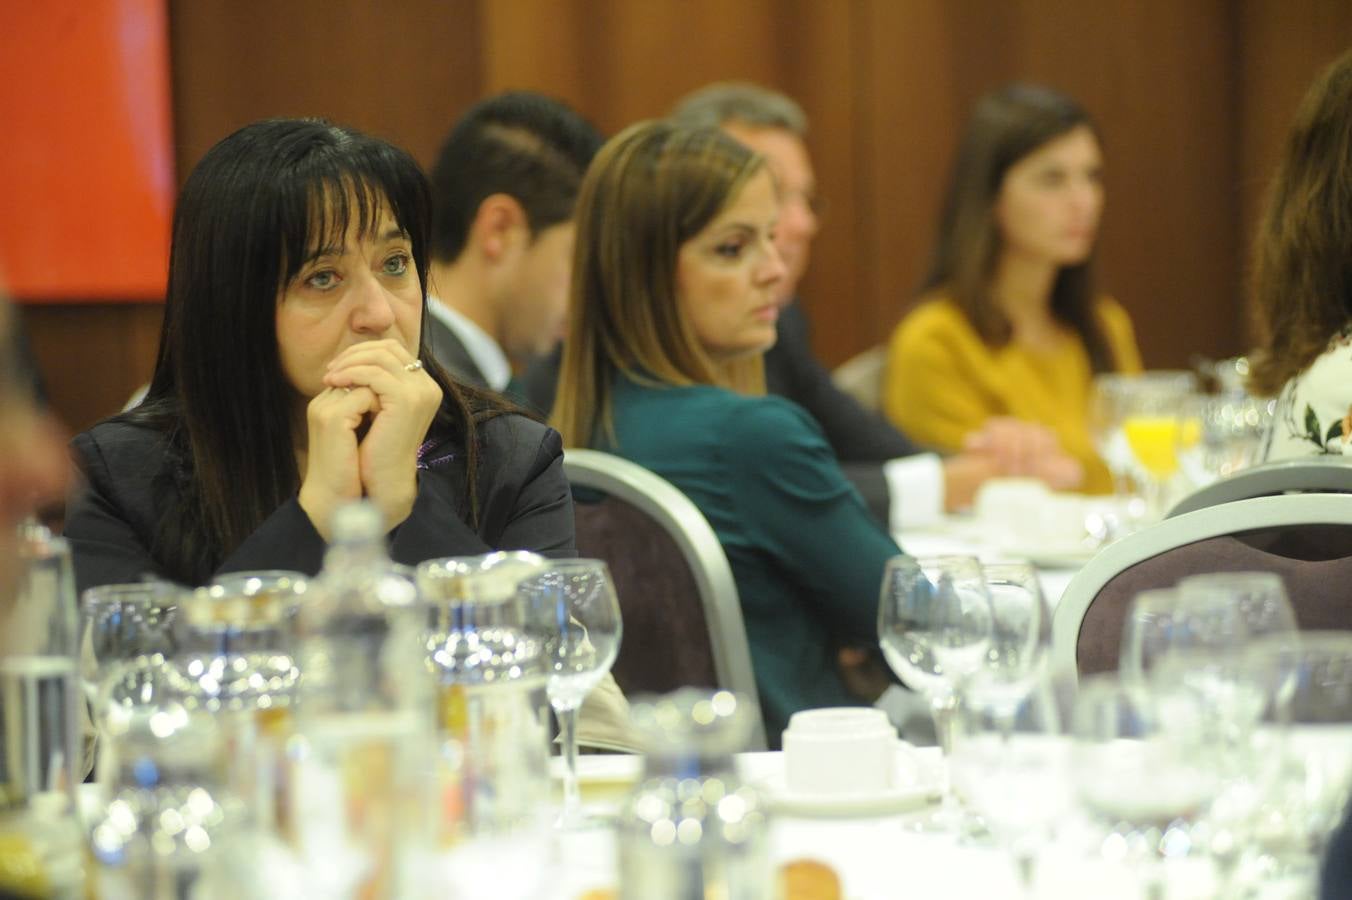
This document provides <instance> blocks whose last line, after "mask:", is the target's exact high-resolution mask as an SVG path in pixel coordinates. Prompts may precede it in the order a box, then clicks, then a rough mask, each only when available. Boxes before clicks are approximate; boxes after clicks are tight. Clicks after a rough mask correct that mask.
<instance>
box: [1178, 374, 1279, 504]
mask: <svg viewBox="0 0 1352 900" xmlns="http://www.w3.org/2000/svg"><path fill="white" fill-rule="evenodd" d="M1274 405H1275V402H1274V401H1273V400H1270V399H1265V398H1259V397H1250V396H1248V395H1247V394H1245V393H1243V392H1239V393H1226V394H1217V395H1213V396H1206V397H1198V398H1197V399H1196V400H1195V401H1194V403H1193V405H1192V408H1191V410H1190V414H1191V417H1192V418H1194V419H1195V420H1196V421H1197V423H1198V431H1197V435H1196V439H1195V440H1193V441H1192V443H1190V444H1184V445H1180V446H1179V448H1178V458H1179V465H1180V467H1181V468H1182V470H1183V474H1184V475H1185V476H1186V477H1187V479H1188V481H1189V482H1190V483H1191V484H1192V485H1193V486H1194V487H1202V486H1204V485H1207V484H1210V483H1211V482H1213V481H1217V480H1219V479H1221V478H1226V477H1228V476H1230V475H1233V474H1234V473H1236V472H1238V471H1240V470H1241V469H1246V468H1248V467H1249V466H1251V465H1253V464H1254V463H1255V462H1257V461H1258V455H1259V453H1260V452H1261V450H1262V446H1263V435H1264V433H1265V432H1266V431H1267V428H1268V425H1269V424H1270V423H1271V421H1272V410H1273V407H1274ZM1179 436H1180V437H1187V436H1189V435H1187V434H1186V433H1185V432H1184V431H1183V430H1180V432H1179Z"/></svg>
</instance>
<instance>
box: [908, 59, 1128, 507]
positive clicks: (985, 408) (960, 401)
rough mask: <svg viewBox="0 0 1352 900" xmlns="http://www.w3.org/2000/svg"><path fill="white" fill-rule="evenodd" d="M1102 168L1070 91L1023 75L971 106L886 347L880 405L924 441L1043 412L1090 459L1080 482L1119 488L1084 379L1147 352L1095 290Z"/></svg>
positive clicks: (950, 441) (1043, 419)
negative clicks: (912, 301)
mask: <svg viewBox="0 0 1352 900" xmlns="http://www.w3.org/2000/svg"><path fill="white" fill-rule="evenodd" d="M1102 168H1103V160H1102V153H1101V151H1100V149H1099V141H1098V136H1097V132H1096V131H1095V129H1094V126H1093V124H1092V123H1091V122H1090V120H1089V118H1088V116H1087V115H1086V114H1085V112H1084V110H1083V109H1081V108H1080V107H1079V106H1078V105H1077V104H1076V103H1075V102H1074V101H1072V100H1070V99H1069V98H1068V97H1065V96H1063V95H1061V94H1059V93H1057V92H1055V91H1052V90H1050V89H1048V88H1044V87H1039V86H1036V85H1025V84H1016V85H1011V86H1009V87H1006V88H1003V89H1001V90H998V91H996V92H994V93H992V94H988V95H986V96H985V97H983V98H982V99H981V100H980V101H979V102H978V103H977V106H976V109H975V111H974V112H973V115H972V119H971V121H970V122H969V123H968V127H967V131H966V133H965V135H964V136H963V139H962V143H961V145H960V147H959V151H958V158H957V162H956V165H955V167H954V173H953V181H952V184H951V185H950V187H949V191H948V196H947V199H946V202H945V204H944V210H943V216H942V219H941V221H940V229H939V240H938V246H937V247H936V250H935V255H934V260H933V263H932V265H931V268H930V272H929V274H928V276H927V277H926V279H925V282H924V285H923V288H922V292H921V293H922V296H921V302H920V304H919V305H918V306H917V307H916V308H915V309H914V310H912V312H911V313H910V314H909V315H908V316H906V318H905V319H904V320H903V321H902V322H901V324H900V325H899V326H897V329H896V331H895V332H894V333H893V335H892V338H891V341H890V344H889V346H888V355H887V372H886V377H885V382H884V388H883V404H884V409H885V411H886V413H887V415H888V417H889V418H891V419H892V421H894V422H895V423H896V424H897V425H898V426H899V427H900V428H901V429H902V430H904V431H905V432H906V433H907V434H909V435H911V436H912V437H914V438H915V440H916V441H918V442H920V443H925V444H929V445H931V446H934V447H936V448H938V449H941V450H956V449H958V448H960V447H961V446H962V443H963V440H964V439H965V438H966V437H967V435H969V434H971V433H972V432H974V431H976V430H977V429H979V428H980V427H981V426H982V424H983V423H984V422H985V421H986V420H987V419H989V418H990V417H992V416H1014V417H1016V418H1020V419H1026V420H1029V421H1034V422H1039V423H1041V424H1043V425H1046V426H1048V427H1049V428H1051V429H1052V430H1053V431H1054V432H1055V433H1056V435H1057V437H1058V439H1059V440H1060V441H1061V446H1062V448H1063V449H1064V450H1065V451H1066V453H1067V454H1069V455H1070V456H1072V457H1074V458H1075V459H1076V460H1078V461H1079V462H1080V464H1081V465H1082V466H1083V467H1084V479H1083V482H1082V488H1083V489H1084V490H1088V491H1107V490H1111V488H1112V482H1111V479H1110V477H1109V475H1108V471H1107V469H1106V467H1105V466H1104V465H1103V463H1102V461H1101V460H1099V458H1098V455H1097V453H1096V452H1095V450H1094V446H1093V442H1092V440H1091V439H1090V435H1089V430H1088V423H1087V418H1088V408H1089V392H1090V387H1091V384H1092V381H1093V377H1094V375H1095V374H1097V373H1099V372H1108V371H1127V372H1132V371H1139V370H1140V368H1141V359H1140V354H1139V352H1138V350H1137V348H1136V339H1135V337H1134V335H1133V332H1132V327H1131V320H1130V319H1129V318H1128V316H1127V313H1126V311H1125V310H1124V309H1123V308H1122V307H1121V306H1120V305H1118V304H1117V303H1116V301H1114V300H1112V299H1111V298H1109V297H1106V296H1104V295H1101V294H1098V293H1096V292H1095V289H1094V284H1093V251H1094V242H1095V238H1096V237H1097V234H1098V225H1099V217H1100V214H1101V212H1102V210H1103V182H1102Z"/></svg>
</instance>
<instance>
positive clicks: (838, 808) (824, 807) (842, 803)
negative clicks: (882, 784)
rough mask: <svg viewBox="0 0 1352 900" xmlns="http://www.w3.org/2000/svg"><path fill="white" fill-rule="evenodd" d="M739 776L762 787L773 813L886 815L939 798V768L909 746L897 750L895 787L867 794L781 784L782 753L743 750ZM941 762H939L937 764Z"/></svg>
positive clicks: (940, 776) (815, 815)
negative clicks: (809, 790)
mask: <svg viewBox="0 0 1352 900" xmlns="http://www.w3.org/2000/svg"><path fill="white" fill-rule="evenodd" d="M738 763H739V766H738V768H739V769H740V771H741V774H742V777H743V778H745V779H747V780H748V781H753V782H755V784H756V785H757V786H759V787H760V788H761V791H762V793H763V795H764V797H765V800H766V803H768V804H769V806H770V809H771V810H772V811H774V812H779V813H783V814H785V815H793V816H805V817H813V818H818V817H820V818H846V817H852V816H886V815H893V814H895V813H902V812H908V811H910V810H913V809H917V808H919V807H921V806H925V805H927V804H929V803H932V802H934V801H935V800H938V799H939V797H940V796H941V794H942V793H943V777H942V770H940V769H936V768H935V767H934V766H933V765H932V764H930V763H929V762H928V761H926V760H923V759H921V758H920V757H919V756H918V754H916V753H915V751H914V750H912V749H911V748H910V747H907V746H905V745H903V746H901V747H899V748H898V749H897V781H898V786H897V787H893V788H890V789H888V790H883V791H876V792H872V793H867V794H803V793H795V792H794V791H791V790H789V788H788V786H787V785H786V784H785V783H784V756H783V754H782V753H746V754H743V755H742V756H741V757H739V759H738ZM940 765H942V763H940Z"/></svg>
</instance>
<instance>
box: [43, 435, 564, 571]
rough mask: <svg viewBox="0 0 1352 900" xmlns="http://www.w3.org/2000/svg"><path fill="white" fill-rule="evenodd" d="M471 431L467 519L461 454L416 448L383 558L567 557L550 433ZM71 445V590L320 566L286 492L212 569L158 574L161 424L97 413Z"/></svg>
mask: <svg viewBox="0 0 1352 900" xmlns="http://www.w3.org/2000/svg"><path fill="white" fill-rule="evenodd" d="M478 434H479V447H480V450H479V463H478V478H477V486H478V499H479V525H478V527H477V528H471V527H470V525H469V524H468V523H467V521H466V520H467V519H468V517H469V516H468V503H467V498H466V496H465V490H464V479H465V469H464V461H463V459H461V454H460V453H458V452H456V451H455V449H454V446H453V445H452V444H451V443H450V442H449V441H442V442H440V443H439V444H433V445H432V446H430V447H428V448H427V449H426V452H424V453H421V454H420V455H419V458H420V462H419V464H418V466H419V472H418V496H417V498H416V499H415V501H414V504H413V511H412V512H411V513H410V514H409V517H408V518H407V519H405V520H404V522H403V523H401V524H400V525H399V526H398V527H396V528H395V529H394V530H393V531H392V532H391V539H390V556H391V558H392V559H393V560H394V561H395V562H398V563H404V564H406V565H416V564H417V563H419V562H422V561H423V560H426V559H435V558H440V557H445V556H468V555H476V554H480V553H487V552H490V551H492V550H533V551H535V552H536V553H541V554H544V555H545V556H552V557H559V558H564V557H572V556H576V555H577V551H576V548H575V541H574V537H573V505H572V497H571V495H570V493H569V490H568V481H567V479H566V478H565V477H564V474H563V452H562V442H561V440H560V438H559V435H558V432H556V431H554V430H552V429H550V428H546V427H545V426H544V425H541V424H539V423H538V422H535V421H532V420H531V419H528V418H526V417H525V416H519V415H502V416H498V417H497V418H494V419H490V420H489V421H487V422H485V423H483V424H482V425H480V427H479V432H478ZM72 447H73V449H74V456H75V461H76V464H77V465H78V466H79V468H80V470H81V471H82V472H83V473H84V476H85V484H83V485H81V486H80V487H77V489H76V491H75V494H74V496H73V497H72V499H71V502H70V505H69V509H68V512H67V514H66V522H65V536H66V538H67V540H68V541H69V542H70V545H71V551H72V555H73V558H74V564H75V580H76V584H77V587H78V589H79V590H81V591H83V590H84V589H85V588H87V587H90V586H92V585H98V584H114V583H121V582H129V581H138V580H140V579H141V578H142V576H145V575H152V576H155V577H159V578H167V579H169V580H171V581H177V582H180V583H185V584H201V583H203V582H206V581H209V580H210V579H211V577H212V576H213V575H215V574H217V573H223V572H239V571H251V570H257V569H291V570H295V571H300V572H305V573H306V574H309V575H314V574H317V573H318V572H319V570H320V567H321V566H322V565H323V556H324V541H323V539H322V538H321V537H320V536H319V532H317V531H316V530H315V528H314V526H313V525H312V524H311V522H310V519H309V517H308V516H307V515H306V514H305V511H304V510H303V509H301V507H300V503H299V502H298V501H297V499H296V498H295V497H292V498H291V499H290V500H288V501H287V502H286V503H283V504H282V505H281V506H280V507H278V508H277V510H276V511H275V512H273V514H272V515H271V516H269V517H268V518H267V519H266V520H265V521H264V522H263V524H262V525H260V526H259V527H258V530H257V531H255V532H254V533H253V534H252V535H250V536H249V537H248V538H247V539H245V541H244V542H243V543H242V544H240V545H239V546H238V547H236V548H235V549H234V550H233V551H232V552H231V553H230V554H229V556H228V557H227V558H226V559H225V561H224V562H223V563H222V564H221V565H220V566H219V567H218V568H217V570H216V572H171V571H166V569H165V567H164V566H163V565H162V564H161V562H160V561H159V560H157V559H156V557H155V554H154V550H153V544H154V536H155V534H156V532H157V526H158V523H159V519H160V516H159V515H158V511H159V510H163V509H166V508H169V505H170V504H174V503H181V502H183V501H182V500H181V499H180V497H179V495H178V494H177V492H176V491H175V489H174V488H172V487H169V488H166V487H164V485H165V484H166V483H167V482H166V480H164V479H157V477H156V476H157V475H158V474H159V473H160V471H161V469H162V468H163V467H164V466H166V465H170V464H172V463H170V461H169V460H168V456H169V454H168V452H167V451H166V445H165V441H164V438H163V436H162V435H161V434H160V432H158V431H155V430H153V429H150V428H147V427H144V426H139V425H130V424H127V423H124V422H116V421H114V422H104V423H102V424H100V425H96V426H94V427H93V428H92V429H90V430H89V431H86V432H85V433H83V434H81V435H79V436H77V437H76V438H75V440H74V441H73V442H72ZM166 493H167V494H168V496H166Z"/></svg>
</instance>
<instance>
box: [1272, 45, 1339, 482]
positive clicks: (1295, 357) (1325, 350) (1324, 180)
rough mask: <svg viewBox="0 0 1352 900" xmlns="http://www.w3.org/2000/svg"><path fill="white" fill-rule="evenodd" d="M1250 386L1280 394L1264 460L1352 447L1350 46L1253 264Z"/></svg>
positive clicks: (1310, 124) (1293, 160)
mask: <svg viewBox="0 0 1352 900" xmlns="http://www.w3.org/2000/svg"><path fill="white" fill-rule="evenodd" d="M1254 303H1255V310H1256V313H1257V324H1258V329H1259V337H1260V347H1259V350H1258V351H1257V352H1256V353H1255V355H1254V359H1253V366H1252V369H1251V371H1250V376H1249V379H1250V387H1251V388H1252V389H1253V390H1254V391H1255V392H1256V393H1259V394H1264V395H1268V396H1270V395H1273V394H1277V395H1278V397H1279V399H1278V403H1277V409H1276V415H1275V416H1274V417H1273V423H1272V429H1271V431H1270V432H1269V434H1268V440H1267V443H1266V446H1265V448H1264V458H1265V459H1281V458H1287V457H1293V456H1309V455H1331V454H1339V455H1341V454H1344V453H1347V454H1349V455H1352V450H1349V447H1352V444H1349V441H1350V440H1352V52H1348V53H1344V54H1343V55H1342V56H1341V57H1340V58H1339V59H1338V60H1337V62H1335V63H1334V64H1333V65H1332V66H1330V67H1329V69H1328V70H1327V71H1326V72H1325V73H1324V74H1323V75H1322V76H1321V77H1320V78H1319V79H1318V80H1317V81H1316V82H1315V83H1314V84H1313V85H1312V86H1311V87H1310V90H1309V92H1308V93H1307V94H1306V95H1305V99H1304V100H1303V101H1301V105H1300V109H1299V110H1298V111H1297V113H1296V120H1295V124H1294V126H1293V127H1292V130H1291V135H1290V137H1289V138H1288V139H1287V143H1286V151H1285V154H1284V156H1283V158H1282V162H1281V166H1280V168H1279V169H1278V170H1277V177H1276V180H1275V181H1274V182H1273V185H1272V189H1271V193H1270V195H1269V197H1268V204H1267V210H1266V212H1265V214H1264V217H1263V221H1262V224H1261V225H1260V229H1259V234H1258V241H1257V255H1256V259H1255V264H1254Z"/></svg>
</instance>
